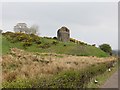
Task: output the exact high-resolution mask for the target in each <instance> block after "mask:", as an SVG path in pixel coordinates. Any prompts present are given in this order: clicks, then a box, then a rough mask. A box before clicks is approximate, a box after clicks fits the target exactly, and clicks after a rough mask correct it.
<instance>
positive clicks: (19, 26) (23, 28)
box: [14, 23, 28, 33]
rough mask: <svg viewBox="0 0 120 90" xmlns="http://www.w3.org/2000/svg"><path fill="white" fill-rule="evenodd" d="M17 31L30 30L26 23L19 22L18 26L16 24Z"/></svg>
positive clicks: (15, 29)
mask: <svg viewBox="0 0 120 90" xmlns="http://www.w3.org/2000/svg"><path fill="white" fill-rule="evenodd" d="M14 31H15V32H24V33H26V32H27V31H28V27H27V24H26V23H17V25H16V26H14Z"/></svg>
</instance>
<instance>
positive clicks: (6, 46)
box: [0, 32, 108, 57]
mask: <svg viewBox="0 0 120 90" xmlns="http://www.w3.org/2000/svg"><path fill="white" fill-rule="evenodd" d="M0 39H2V54H7V53H9V52H10V48H19V49H24V50H26V51H30V52H41V53H57V54H69V55H77V56H98V57H106V56H108V54H106V53H105V52H103V51H102V50H100V49H99V48H96V47H95V46H91V45H88V44H85V43H83V42H80V43H79V44H75V43H74V42H60V41H58V40H57V39H53V38H48V37H38V36H36V35H33V34H31V35H28V34H24V33H11V32H6V33H3V35H2V38H0Z"/></svg>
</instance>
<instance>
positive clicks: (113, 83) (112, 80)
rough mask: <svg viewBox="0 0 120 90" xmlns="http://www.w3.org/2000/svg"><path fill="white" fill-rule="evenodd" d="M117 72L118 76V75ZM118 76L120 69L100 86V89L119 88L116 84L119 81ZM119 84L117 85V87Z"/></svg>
mask: <svg viewBox="0 0 120 90" xmlns="http://www.w3.org/2000/svg"><path fill="white" fill-rule="evenodd" d="M118 72H119V74H118ZM118 75H120V69H119V71H117V72H115V73H114V74H113V75H112V76H111V77H110V78H109V79H108V80H107V81H106V83H105V84H104V85H102V86H101V88H118V86H119V88H120V83H118V80H119V81H120V76H119V78H118ZM118 84H119V85H118Z"/></svg>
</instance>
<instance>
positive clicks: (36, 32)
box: [29, 25, 39, 34]
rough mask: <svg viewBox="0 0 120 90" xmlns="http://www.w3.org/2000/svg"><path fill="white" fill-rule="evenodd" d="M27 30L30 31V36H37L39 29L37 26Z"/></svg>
mask: <svg viewBox="0 0 120 90" xmlns="http://www.w3.org/2000/svg"><path fill="white" fill-rule="evenodd" d="M29 30H30V33H31V34H38V33H39V32H38V30H39V27H38V26H37V25H32V26H31V27H30V29H29Z"/></svg>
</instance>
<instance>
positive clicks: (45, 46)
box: [39, 43, 50, 49]
mask: <svg viewBox="0 0 120 90" xmlns="http://www.w3.org/2000/svg"><path fill="white" fill-rule="evenodd" d="M39 47H40V48H43V49H47V48H49V47H50V44H49V43H45V44H43V45H39Z"/></svg>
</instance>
